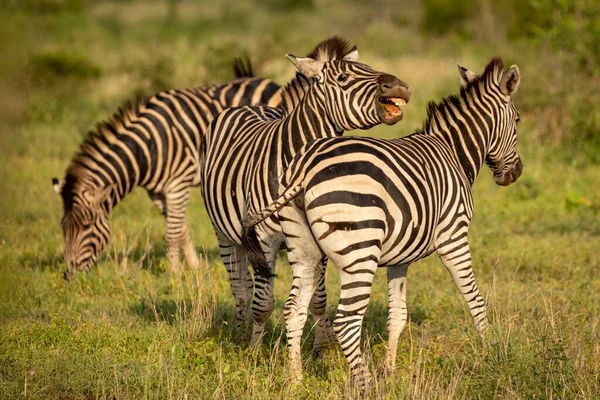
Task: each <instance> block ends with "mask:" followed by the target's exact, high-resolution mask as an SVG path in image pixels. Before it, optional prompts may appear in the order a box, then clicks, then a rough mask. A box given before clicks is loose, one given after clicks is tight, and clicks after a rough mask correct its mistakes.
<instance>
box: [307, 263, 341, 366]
mask: <svg viewBox="0 0 600 400" xmlns="http://www.w3.org/2000/svg"><path fill="white" fill-rule="evenodd" d="M323 261H324V262H321V271H320V272H319V281H318V283H317V287H316V289H315V292H314V294H313V296H312V299H311V301H310V305H309V310H310V313H311V314H312V315H313V319H314V323H315V341H314V344H313V350H314V351H315V353H316V354H317V356H321V355H322V352H323V351H324V350H325V349H327V348H328V347H329V346H330V345H331V343H333V342H335V341H336V338H335V333H334V332H333V327H332V326H331V322H330V321H329V318H328V317H327V313H326V307H327V292H326V289H325V271H326V265H327V259H324V260H323Z"/></svg>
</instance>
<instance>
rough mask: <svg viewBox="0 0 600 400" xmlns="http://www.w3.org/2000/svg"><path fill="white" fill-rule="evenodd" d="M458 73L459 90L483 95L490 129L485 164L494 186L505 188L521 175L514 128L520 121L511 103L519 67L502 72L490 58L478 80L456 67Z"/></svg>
mask: <svg viewBox="0 0 600 400" xmlns="http://www.w3.org/2000/svg"><path fill="white" fill-rule="evenodd" d="M458 71H459V74H460V79H461V85H462V86H463V88H465V89H466V88H468V87H470V86H477V87H478V88H480V90H481V93H482V94H483V97H482V101H484V102H487V103H488V104H487V107H489V112H490V113H491V115H490V116H491V117H492V118H491V119H492V127H491V128H492V129H491V134H490V138H489V140H490V142H489V146H488V151H487V154H486V158H485V162H486V164H487V165H488V167H489V168H490V169H491V170H492V172H493V173H494V182H496V184H498V185H501V186H508V185H510V184H511V183H513V182H515V181H516V180H517V179H518V178H519V176H521V172H523V163H522V161H521V157H520V156H519V153H518V151H517V124H518V123H519V121H520V119H521V118H520V114H519V111H518V110H517V108H516V107H515V105H514V103H513V100H512V96H513V94H515V93H516V91H517V89H518V88H519V83H520V81H521V74H520V73H519V67H517V66H516V65H513V66H511V67H510V68H509V69H507V70H504V67H503V63H502V60H501V59H499V58H494V59H493V60H492V61H491V62H490V63H489V64H488V66H487V67H486V68H485V71H484V73H483V76H482V77H481V78H480V77H478V76H477V75H476V74H474V73H473V72H471V71H469V70H467V69H466V68H463V67H461V66H460V65H459V66H458Z"/></svg>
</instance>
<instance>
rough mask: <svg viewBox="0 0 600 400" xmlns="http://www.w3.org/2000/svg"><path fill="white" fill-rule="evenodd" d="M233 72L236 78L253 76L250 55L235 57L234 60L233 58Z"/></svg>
mask: <svg viewBox="0 0 600 400" xmlns="http://www.w3.org/2000/svg"><path fill="white" fill-rule="evenodd" d="M233 72H234V73H235V77H236V78H253V77H254V71H252V63H251V62H250V57H248V56H245V57H244V58H242V57H236V58H235V60H233Z"/></svg>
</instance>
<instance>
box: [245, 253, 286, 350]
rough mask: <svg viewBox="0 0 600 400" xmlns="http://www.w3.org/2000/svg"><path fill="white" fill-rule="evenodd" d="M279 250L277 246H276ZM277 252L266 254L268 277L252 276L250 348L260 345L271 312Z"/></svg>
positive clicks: (256, 274)
mask: <svg viewBox="0 0 600 400" xmlns="http://www.w3.org/2000/svg"><path fill="white" fill-rule="evenodd" d="M277 249H279V246H277ZM276 255H277V250H274V251H271V252H270V253H269V254H266V259H267V263H268V264H269V271H270V272H271V273H270V274H269V276H263V275H261V274H260V273H257V271H255V274H254V297H253V299H252V316H253V324H252V340H251V341H250V346H252V347H256V346H258V345H260V344H261V343H262V340H263V336H264V334H265V329H266V327H267V323H268V322H269V318H270V317H271V313H272V312H273V307H274V303H273V302H274V299H273V296H274V295H273V282H274V280H275V276H274V275H273V271H274V269H275V256H276Z"/></svg>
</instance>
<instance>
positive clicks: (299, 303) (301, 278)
mask: <svg viewBox="0 0 600 400" xmlns="http://www.w3.org/2000/svg"><path fill="white" fill-rule="evenodd" d="M313 261H314V260H313ZM321 265H322V264H321V262H320V260H318V259H317V260H316V262H313V263H311V262H310V261H309V260H304V262H294V263H293V264H292V265H291V267H292V275H293V278H292V289H291V291H290V295H289V297H288V300H287V301H286V303H285V307H284V310H283V315H284V317H285V328H286V337H287V346H288V352H289V358H290V364H291V366H292V374H293V377H294V378H295V379H298V380H300V379H302V351H301V345H302V331H303V330H304V325H305V324H306V319H307V312H308V307H309V305H310V303H311V300H312V298H313V294H314V291H315V288H316V286H317V283H318V280H319V274H320V272H319V269H321Z"/></svg>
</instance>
